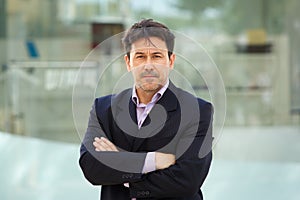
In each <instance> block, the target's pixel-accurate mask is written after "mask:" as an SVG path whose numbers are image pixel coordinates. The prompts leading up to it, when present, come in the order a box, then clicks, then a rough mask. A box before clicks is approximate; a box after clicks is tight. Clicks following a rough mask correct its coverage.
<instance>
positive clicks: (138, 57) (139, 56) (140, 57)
mask: <svg viewBox="0 0 300 200" xmlns="http://www.w3.org/2000/svg"><path fill="white" fill-rule="evenodd" d="M144 57H145V56H143V55H137V56H135V58H137V59H142V58H144Z"/></svg>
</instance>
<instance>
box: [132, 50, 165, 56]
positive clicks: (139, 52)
mask: <svg viewBox="0 0 300 200" xmlns="http://www.w3.org/2000/svg"><path fill="white" fill-rule="evenodd" d="M137 54H146V53H145V52H142V51H138V52H135V55H137ZM151 54H163V52H160V51H155V52H152V53H151Z"/></svg>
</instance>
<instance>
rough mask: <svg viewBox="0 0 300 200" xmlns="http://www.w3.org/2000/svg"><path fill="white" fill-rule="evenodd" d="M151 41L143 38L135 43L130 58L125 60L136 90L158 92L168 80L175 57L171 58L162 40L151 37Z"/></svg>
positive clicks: (126, 57)
mask: <svg viewBox="0 0 300 200" xmlns="http://www.w3.org/2000/svg"><path fill="white" fill-rule="evenodd" d="M149 40H150V41H149ZM149 40H147V39H145V38H142V39H139V40H137V41H135V42H134V43H133V44H132V46H131V51H130V58H129V57H128V56H127V55H125V57H124V58H125V62H126V65H127V70H128V71H131V72H132V75H133V78H134V81H135V85H136V89H137V90H143V91H145V92H157V91H158V90H159V89H160V88H161V87H163V86H164V85H165V83H166V81H167V79H168V76H169V70H170V69H172V68H173V66H174V60H175V55H174V54H172V55H171V56H170V58H169V56H168V49H167V46H166V43H165V42H164V41H163V40H161V39H160V38H158V37H150V38H149Z"/></svg>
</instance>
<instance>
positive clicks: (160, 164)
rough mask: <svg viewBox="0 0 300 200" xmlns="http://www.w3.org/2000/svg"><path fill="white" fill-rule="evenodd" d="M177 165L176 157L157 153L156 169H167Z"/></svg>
mask: <svg viewBox="0 0 300 200" xmlns="http://www.w3.org/2000/svg"><path fill="white" fill-rule="evenodd" d="M174 164H175V155H173V154H168V153H160V152H155V167H156V169H165V168H168V167H170V166H171V165H174Z"/></svg>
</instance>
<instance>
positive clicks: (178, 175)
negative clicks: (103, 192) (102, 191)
mask: <svg viewBox="0 0 300 200" xmlns="http://www.w3.org/2000/svg"><path fill="white" fill-rule="evenodd" d="M211 118H212V106H211V104H209V103H206V104H205V105H202V106H201V117H200V120H199V121H197V122H194V123H191V124H190V126H189V127H187V129H186V130H185V131H184V134H183V135H182V136H181V137H180V138H179V140H178V143H177V146H178V147H180V146H183V145H185V144H186V143H190V145H189V147H188V148H187V149H186V151H185V152H184V153H183V154H182V155H181V156H177V152H174V153H166V152H155V167H156V170H155V171H152V172H149V173H146V174H143V173H142V170H143V167H144V164H145V158H146V156H147V152H128V151H122V150H120V149H118V147H117V146H116V145H114V144H113V142H111V141H113V140H112V138H111V137H110V135H109V134H107V133H104V131H103V128H102V127H101V126H103V124H101V121H99V120H98V119H99V118H97V114H96V111H95V105H94V107H93V109H92V110H91V112H90V119H89V124H88V128H87V132H86V135H85V138H84V140H83V142H82V146H81V157H80V166H81V168H82V171H83V173H84V175H85V177H86V178H87V180H89V181H90V182H91V183H92V184H94V185H117V184H124V183H129V185H130V187H129V190H130V196H131V197H145V196H141V195H145V194H146V195H147V196H146V197H154V198H155V197H157V198H163V197H189V196H193V195H194V194H195V193H197V192H198V190H199V188H200V187H201V185H202V183H203V182H204V179H205V178H206V176H207V174H208V170H209V167H210V163H211V159H212V153H211V146H210V147H207V149H208V150H206V151H207V152H206V153H205V154H203V156H199V152H200V149H201V147H202V146H203V143H204V141H205V140H207V139H208V141H209V140H212V137H211ZM195 126H197V133H196V134H193V133H192V131H191V130H193V128H194V127H195ZM207 136H208V137H207ZM208 144H211V141H210V142H208ZM208 146H209V145H208ZM175 157H176V160H175ZM120 166H124V168H126V169H127V170H124V171H123V170H119V167H120ZM141 191H148V192H146V193H145V192H141Z"/></svg>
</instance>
